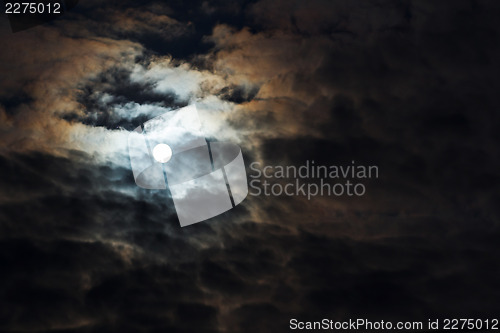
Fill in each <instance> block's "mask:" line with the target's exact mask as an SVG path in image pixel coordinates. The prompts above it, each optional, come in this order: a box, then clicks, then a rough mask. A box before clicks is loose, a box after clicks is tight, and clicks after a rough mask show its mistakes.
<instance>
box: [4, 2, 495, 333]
mask: <svg viewBox="0 0 500 333" xmlns="http://www.w3.org/2000/svg"><path fill="white" fill-rule="evenodd" d="M0 48H1V50H0V331H1V332H197V333H200V332H227V333H233V332H252V333H256V332H273V333H276V332H288V331H289V320H290V319H292V318H297V319H299V320H302V321H306V320H321V319H323V318H329V319H333V320H348V319H349V318H367V319H372V320H385V321H388V320H392V321H398V320H411V321H418V320H419V321H425V322H426V321H427V319H429V318H482V319H487V318H494V317H496V318H498V315H499V313H500V266H499V258H500V191H499V190H500V171H499V170H500V154H499V148H500V99H499V96H500V68H499V59H500V2H498V1H494V0H490V1H461V0H457V1H452V0H449V1H431V0H429V1H389V0H368V1H352V0H344V1H337V0H324V1H321V0H308V1H295V0H254V1H239V0H231V1H229V0H228V1H226V0H219V1H181V0H173V1H129V0H124V1H117V0H112V1H107V2H104V1H96V0H80V1H79V2H78V4H77V5H76V6H75V7H74V8H73V9H72V10H71V11H69V12H68V13H66V14H64V15H63V16H61V17H59V18H57V19H55V20H53V21H51V22H48V23H45V24H43V25H38V26H36V27H32V28H30V29H27V30H23V31H19V32H15V33H14V32H12V30H11V26H10V23H9V19H8V18H7V16H6V15H4V14H2V16H1V19H0ZM193 103H197V105H199V106H200V109H201V110H205V111H204V113H203V114H204V118H203V119H204V132H205V133H206V137H207V139H209V140H211V141H229V142H233V143H236V144H238V145H239V146H240V147H241V149H242V151H243V156H244V160H245V165H246V167H247V174H248V175H249V177H250V175H252V170H251V169H250V164H251V163H253V162H259V163H260V164H261V165H262V166H265V165H270V166H278V165H283V166H287V165H296V166H300V165H303V164H304V163H306V161H311V160H314V161H315V163H316V164H318V165H350V164H351V163H352V161H355V163H356V164H360V165H376V166H378V168H379V177H378V178H376V179H369V180H366V181H364V184H365V185H366V194H365V195H363V196H345V195H344V196H338V197H337V196H316V197H314V198H311V199H310V200H308V199H307V198H306V197H304V196H292V197H289V196H285V195H281V196H263V195H261V196H252V195H249V196H248V197H247V198H246V200H245V201H243V202H242V203H241V204H240V205H238V206H237V207H236V208H234V209H232V210H230V211H228V212H226V213H224V214H222V215H219V216H217V217H215V218H212V219H210V220H207V221H205V222H201V223H197V224H194V225H191V226H188V227H184V228H181V227H180V225H179V221H178V218H177V215H176V212H175V208H174V206H173V204H172V199H171V198H170V197H169V194H168V193H169V192H168V191H164V190H146V189H142V188H140V187H138V186H136V184H135V182H134V178H133V175H132V171H131V166H130V159H129V156H128V150H127V136H128V133H129V131H131V130H133V129H134V128H136V127H137V126H139V125H141V124H142V123H144V122H145V121H147V120H148V119H151V118H153V117H155V116H157V115H160V114H162V113H164V112H167V111H169V110H174V109H177V108H180V107H183V106H187V105H190V104H193ZM249 180H250V178H249Z"/></svg>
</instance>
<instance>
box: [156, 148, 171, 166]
mask: <svg viewBox="0 0 500 333" xmlns="http://www.w3.org/2000/svg"><path fill="white" fill-rule="evenodd" d="M153 157H154V159H155V160H156V161H158V162H160V163H167V162H168V161H170V159H171V158H172V148H170V146H169V145H167V144H164V143H160V144H157V145H156V147H154V148H153Z"/></svg>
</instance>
